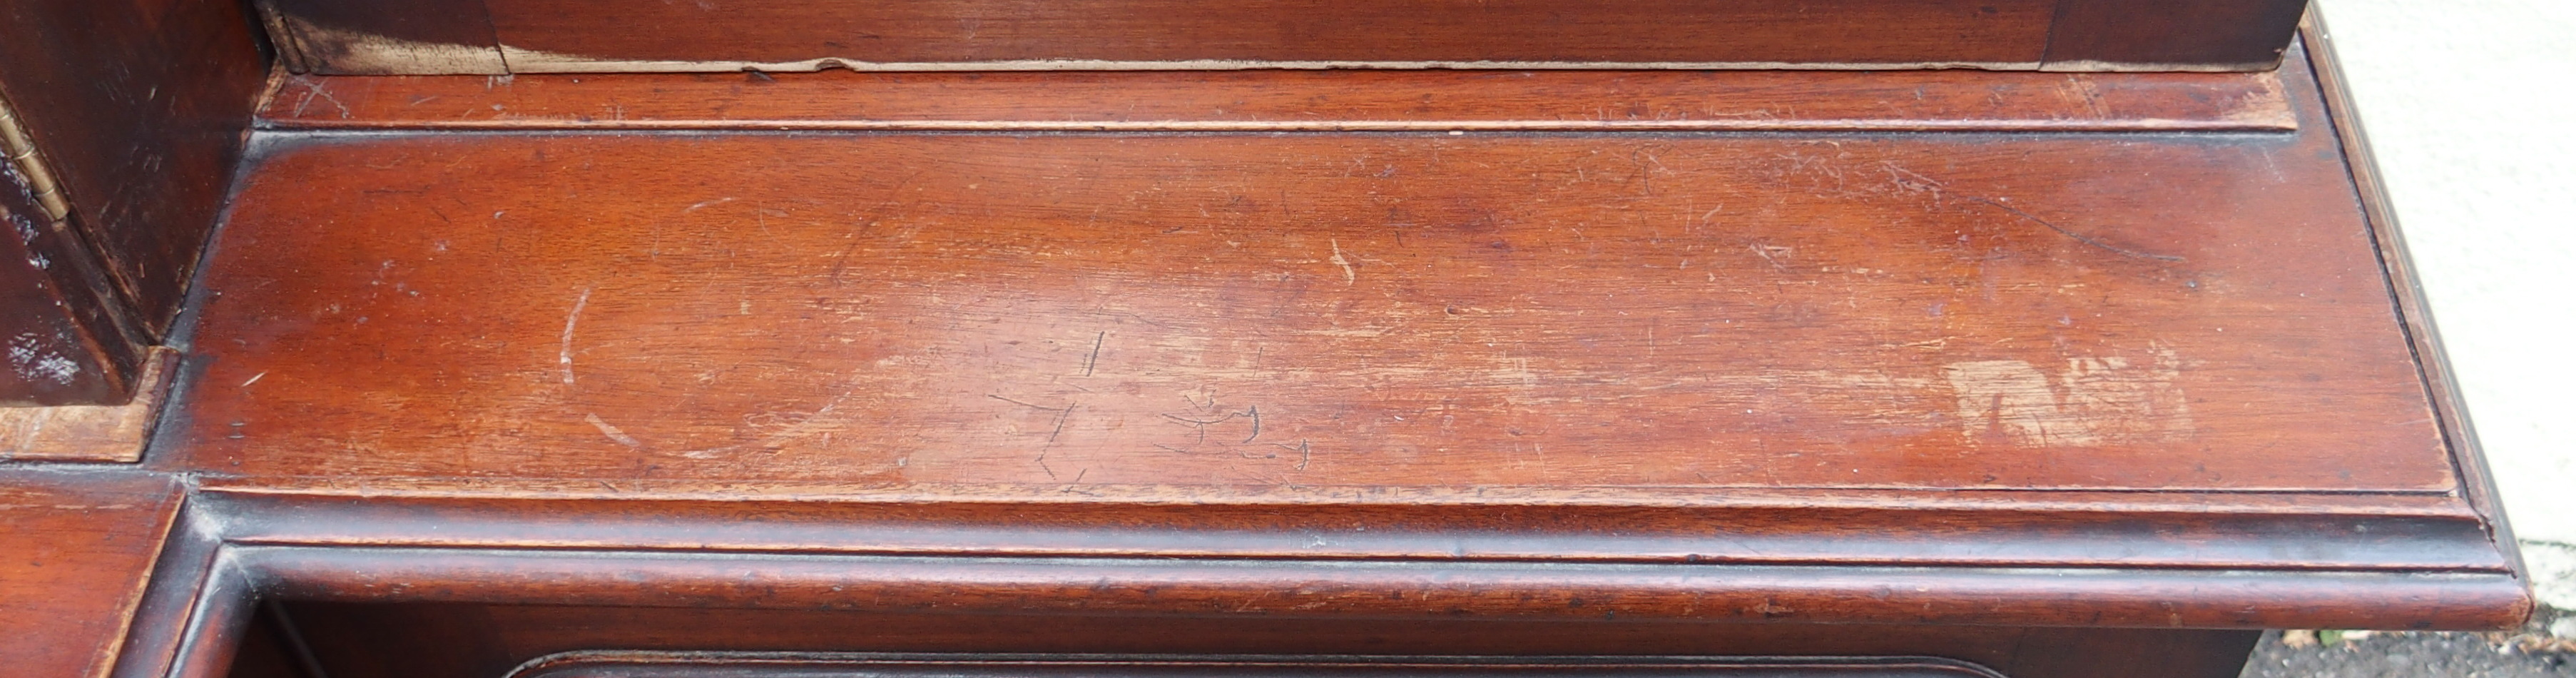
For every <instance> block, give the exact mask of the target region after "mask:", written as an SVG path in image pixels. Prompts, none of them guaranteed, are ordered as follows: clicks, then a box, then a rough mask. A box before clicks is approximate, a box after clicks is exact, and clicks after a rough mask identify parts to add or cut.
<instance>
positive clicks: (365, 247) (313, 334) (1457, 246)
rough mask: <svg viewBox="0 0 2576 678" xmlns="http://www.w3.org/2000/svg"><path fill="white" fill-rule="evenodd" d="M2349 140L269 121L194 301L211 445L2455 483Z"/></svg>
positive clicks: (1174, 474) (563, 463)
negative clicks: (776, 131)
mask: <svg viewBox="0 0 2576 678" xmlns="http://www.w3.org/2000/svg"><path fill="white" fill-rule="evenodd" d="M2298 87H2299V88H2301V89H2302V90H2303V91H2302V93H2301V95H2300V96H2302V97H2304V98H2305V99H2306V100H2307V103H2306V104H2305V105H2306V106H2307V108H2308V109H2309V111H2308V114H2309V115H2315V114H2317V112H2316V111H2315V110H2314V109H2315V105H2314V101H2315V100H2314V96H2315V94H2314V90H2313V88H2312V87H2313V86H2312V85H2309V84H2307V83H2306V82H2305V81H2304V80H2302V81H2301V82H2300V83H2299V84H2298ZM2337 151H2338V148H2337V146H2336V144H2335V142H2334V140H2333V139H2332V138H2331V136H2329V135H2328V134H2325V133H2322V130H2320V131H2319V132H2312V133H2301V134H2295V135H2292V134H2273V135H2251V136H2247V135H2223V136H2208V135H2203V136H2193V135H2177V136H2169V137H2145V138H2138V139H2135V140H2133V141H2131V142H2129V143H2119V144H2106V143H2101V142H2100V141H2098V140H2096V139H2093V138H2087V137H2066V136H2029V137H2009V138H1988V137H1973V136H1904V137H1862V136H1827V137H1810V138H1794V137H1793V138H1778V137H1745V136H1642V135H1631V136H1588V135H1558V136H1548V135H1541V136H1526V135H1501V134H1493V135H1487V134H1469V135H1448V134H1427V135H1382V134H1381V135H1290V136H1270V135H1232V136H1198V135H1179V136H1170V135H1151V136H1116V135H1044V136H1037V135H973V134H948V135H914V134H906V135H862V136H797V135H759V134H733V135H688V134H679V135H636V136H588V135H575V136H561V135H540V136H518V137H488V136H458V137H423V136H395V137H372V136H370V137H335V136H315V137H309V138H305V139H300V140H281V142H280V143H278V144H277V145H276V146H274V147H273V150H272V151H271V152H270V153H269V154H268V155H267V156H266V157H264V158H263V159H262V161H261V165H260V169H259V171H257V172H255V173H253V174H252V175H250V177H249V178H248V182H247V183H246V185H245V189H244V192H243V193H242V194H241V197H240V199H239V200H238V203H237V205H236V210H237V211H236V213H235V219H234V222H233V225H232V226H231V229H232V231H231V233H230V235H229V236H228V239H227V242H226V245H225V247H224V248H223V249H222V250H221V252H220V253H219V254H218V262H219V263H218V268H217V270H216V271H214V273H213V275H212V276H210V277H209V278H208V284H209V288H210V289H211V290H214V291H215V292H216V293H218V294H220V295H221V296H220V297H218V298H216V299H214V300H212V301H211V302H210V303H209V306H208V312H207V314H206V316H205V319H204V321H203V324H202V327H201V332H202V334H201V337H200V339H199V342H200V345H203V346H208V347H210V348H211V349H212V350H218V351H220V354H219V355H220V358H219V359H217V360H213V361H210V362H209V363H208V364H206V365H204V371H203V381H202V382H200V387H199V388H198V389H197V391H196V393H197V396H198V397H197V398H196V399H195V400H194V402H192V403H190V404H189V408H190V409H189V412H188V417H187V428H186V429H185V430H186V431H187V433H186V435H187V440H188V444H187V446H186V447H185V449H184V454H186V455H187V456H188V457H189V458H190V459H192V460H193V465H194V466H196V467H198V468H206V469H212V470H221V471H223V472H226V473H240V474H250V475H347V476H396V477H404V476H428V477H441V476H446V477H458V476H462V477H474V476H507V477H511V478H520V479H535V478H606V479H627V478H637V479H641V478H695V479H705V480H779V481H785V480H794V481H840V482H871V483H933V484H956V485H971V486H1002V485H1017V486H1024V487H1029V488H1031V489H1029V490H1028V492H1032V493H1041V492H1042V493H1055V492H1057V491H1059V490H1060V489H1062V485H1063V484H1074V485H1078V486H1082V487H1115V486H1166V485H1183V486H1225V487H1261V488H1276V487H1337V486H1338V487H1372V488H1380V489H1388V488H1399V487H1444V488H1479V489H1502V488H1555V489H1559V490H1564V491H1567V492H1604V493H1610V494H1611V495H1612V496H1617V495H1618V494H1619V493H1621V492H1625V491H1627V490H1628V489H1630V488H1669V487H1754V488H1763V487H1788V488H2017V489H2154V490H2166V491H2181V490H2231V491H2243V490H2267V491H2337V492H2342V491H2380V492H2435V493H2440V492H2449V491H2452V490H2453V489H2454V487H2455V485H2454V482H2455V479H2454V477H2453V476H2452V473H2451V469H2450V466H2451V462H2450V459H2449V455H2448V451H2447V450H2446V449H2445V448H2444V447H2443V445H2442V444H2441V439H2440V433H2439V430H2438V429H2437V428H2436V427H2435V426H2434V425H2433V423H2432V421H2431V417H2430V410H2429V407H2428V404H2427V402H2426V400H2425V397H2424V391H2423V385H2422V382H2421V380H2420V378H2419V377H2418V376H2417V366H2416V365H2415V364H2414V361H2413V360H2412V357H2411V355H2410V352H2409V350H2408V346H2407V345H2406V343H2405V341H2404V337H2403V335H2402V334H2399V333H2397V332H2393V331H2390V328H2394V327H2397V326H2398V322H2399V321H2398V319H2397V317H2396V316H2395V315H2394V313H2393V310H2394V309H2392V308H2391V306H2390V305H2389V304H2388V302H2387V300H2388V291H2387V287H2386V283H2385V280H2384V279H2383V278H2382V277H2381V275H2380V273H2379V270H2378V269H2379V263H2378V259H2377V253H2376V251H2375V249H2374V248H2373V244H2372V243H2371V240H2370V236H2369V231H2368V227H2367V224H2366V223H2364V222H2363V221H2362V220H2361V217H2360V213H2359V209H2358V205H2357V203H2356V202H2355V201H2354V199H2353V193H2352V189H2351V186H2350V185H2349V183H2348V180H2347V179H2346V178H2345V176H2346V175H2345V171H2344V169H2343V167H2342V165H2341V163H2340V162H2339V161H2337V160H2336V158H2337V157H2338V155H2337ZM680 281H686V282H685V284H683V283H681V282H680ZM213 347H219V348H213ZM1256 413H1257V414H1258V416H1257V417H1256V416H1255V415H1256ZM1676 413H1688V415H1687V416H1677V415H1676ZM1256 420H1257V421H1258V425H1257V426H1256V423H1255V422H1256Z"/></svg>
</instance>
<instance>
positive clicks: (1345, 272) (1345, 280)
mask: <svg viewBox="0 0 2576 678" xmlns="http://www.w3.org/2000/svg"><path fill="white" fill-rule="evenodd" d="M1329 242H1331V243H1332V244H1333V258H1332V262H1333V265H1335V266H1340V267H1342V284H1343V285H1344V286H1348V285H1354V284H1358V283H1359V281H1360V274H1359V271H1358V270H1356V269H1353V268H1351V260H1350V259H1347V258H1344V257H1343V256H1342V241H1340V240H1330V241H1329Z"/></svg>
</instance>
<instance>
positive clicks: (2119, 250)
mask: <svg viewBox="0 0 2576 678" xmlns="http://www.w3.org/2000/svg"><path fill="white" fill-rule="evenodd" d="M1960 197H1963V198H1967V199H1968V200H1971V201H1974V202H1978V203H1983V204H1985V205H1987V206H1990V207H1993V208H1995V209H1999V210H2003V211H2005V212H2010V213H2012V215H2013V216H2017V217H2021V218H2023V219H2026V220H2029V221H2030V222H2031V223H2034V224H2039V225H2041V226H2046V227H2048V230H2051V231H2056V232H2057V233H2058V234H2059V235H2063V236H2066V237H2069V238H2074V239H2075V241H2076V242H2080V243H2084V244H2086V245H2091V246H2094V247H2097V248H2101V249H2102V250H2103V251H2105V252H2110V253H2113V254H2118V255H2120V256H2124V257H2136V258H2139V259H2154V260H2157V261H2182V260H2183V258H2182V257H2178V256H2174V255H2170V254H2154V253H2149V252H2140V251H2137V250H2133V249H2129V248H2126V247H2121V246H2118V245H2113V244H2111V243H2107V242H2102V241H2101V240H2097V239H2094V238H2093V237H2091V236H2087V235H2084V234H2082V233H2077V232H2074V231H2071V230H2067V228H2066V227H2064V226H2059V225H2057V224H2055V223H2051V222H2049V220H2047V219H2041V218H2039V217H2038V216H2035V215H2032V214H2031V213H2029V212H2024V211H2021V208H2018V207H2014V206H2011V205H2007V204H2004V203H2003V202H2002V201H1999V200H1993V199H1990V198H1983V197H1978V196H1973V195H1966V196H1960Z"/></svg>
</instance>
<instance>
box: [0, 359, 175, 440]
mask: <svg viewBox="0 0 2576 678" xmlns="http://www.w3.org/2000/svg"><path fill="white" fill-rule="evenodd" d="M143 361H144V363H143V371H142V373H141V374H139V375H137V382H138V385H137V386H136V387H135V388H134V389H133V390H134V394H133V399H132V400H129V401H127V402H126V403H125V404H122V405H57V406H50V407H0V461H35V460H45V461H104V462H128V463H131V462H136V461H141V460H142V459H143V447H144V444H145V443H146V442H147V441H148V440H149V439H150V437H151V434H152V425H153V423H154V422H156V421H158V420H159V419H160V416H161V404H162V402H163V401H164V398H165V397H166V396H168V395H169V390H170V382H171V380H172V377H173V376H174V375H172V374H171V371H172V370H174V369H176V368H177V367H178V362H179V352H178V351H174V350H170V349H167V348H156V349H153V350H152V351H151V352H150V353H149V354H147V355H146V356H145V357H144V359H143Z"/></svg>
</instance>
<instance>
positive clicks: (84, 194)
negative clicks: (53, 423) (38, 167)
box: [0, 0, 266, 404]
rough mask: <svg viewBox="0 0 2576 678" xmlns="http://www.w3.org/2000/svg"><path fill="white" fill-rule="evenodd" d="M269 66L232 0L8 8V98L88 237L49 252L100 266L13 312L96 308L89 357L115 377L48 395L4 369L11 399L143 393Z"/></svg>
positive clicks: (4, 389) (0, 24) (1, 49)
mask: <svg viewBox="0 0 2576 678" xmlns="http://www.w3.org/2000/svg"><path fill="white" fill-rule="evenodd" d="M265 65H266V62H265V59H264V58H263V57H262V56H261V55H260V53H259V48H258V46H257V45H256V43H255V41H254V37H253V31H252V28H251V27H250V25H249V23H248V22H247V21H245V20H244V17H243V15H242V9H241V8H240V7H239V6H238V5H236V4H235V3H232V2H224V1H220V0H148V1H143V2H131V3H95V2H85V1H82V0H29V1H25V2H11V3H7V4H6V5H0V98H5V99H6V100H7V102H8V104H7V105H8V107H9V108H10V109H11V110H12V111H14V112H15V114H16V117H17V118H18V119H19V121H20V122H21V123H22V124H23V125H24V126H25V128H26V130H27V132H28V136H29V137H30V139H31V141H32V142H33V145H34V147H35V148H36V149H37V150H38V151H39V152H40V154H41V155H42V157H43V158H44V160H45V163H46V165H47V166H48V169H49V170H50V172H51V174H52V175H53V177H54V178H55V179H56V180H58V181H59V183H60V185H61V194H62V196H63V197H64V198H65V199H66V200H67V201H68V207H69V208H70V219H69V221H68V225H69V227H70V228H72V229H74V230H75V231H76V232H77V233H78V237H77V238H72V240H75V241H77V242H79V243H83V244H82V245H79V246H78V249H79V250H80V251H77V252H68V251H57V252H56V253H55V254H53V255H52V256H49V257H48V258H49V259H51V260H54V261H59V262H62V263H63V264H64V266H66V267H72V266H77V267H81V268H84V269H89V270H90V271H91V272H88V273H84V274H83V275H88V276H94V277H96V278H98V279H99V280H98V281H97V282H95V283H92V282H81V283H77V284H75V283H69V282H61V283H57V288H56V289H57V290H58V291H57V293H58V294H60V295H62V296H60V297H59V298H58V299H56V300H57V301H61V302H63V304H64V305H63V306H62V307H60V308H57V307H55V306H52V305H50V304H49V303H37V302H33V301H28V302H20V301H14V300H12V301H8V302H0V303H8V304H10V305H6V306H0V314H6V315H8V316H9V317H13V318H14V317H32V316H34V315H36V314H39V313H45V314H56V313H65V312H69V313H72V314H75V315H79V316H82V317H83V320H81V321H80V322H81V324H83V325H84V326H85V327H87V328H89V329H88V336H87V337H85V338H83V339H80V340H79V341H82V342H85V343H88V344H90V345H92V346H94V348H93V349H91V351H90V352H92V353H96V354H98V356H99V357H98V358H97V359H95V360H92V361H90V362H87V363H85V365H84V366H85V367H86V368H87V369H89V370H91V371H96V372H100V373H102V374H104V375H105V378H104V379H103V380H102V381H98V382H93V383H92V384H91V385H89V386H88V387H86V388H82V389H78V390H75V391H68V392H52V393H37V392H36V390H35V389H34V388H32V387H28V386H25V385H21V384H14V383H10V382H13V381H18V380H20V378H19V376H18V375H16V374H14V373H8V374H0V403H8V404H26V403H43V404H63V403H72V402H78V403H85V404H112V403H122V402H124V401H125V399H126V398H127V397H128V396H130V395H131V393H132V388H133V386H134V382H133V379H134V377H135V374H134V371H135V370H137V369H139V366H140V364H141V363H140V356H141V354H142V347H145V346H149V345H151V344H152V343H153V342H154V341H156V340H157V339H159V338H160V337H161V335H162V333H163V331H164V330H166V329H168V328H169V325H170V323H171V321H172V320H173V319H174V318H175V317H176V316H177V314H178V311H179V305H180V301H181V299H180V297H181V296H182V295H183V294H184V293H185V292H186V288H187V283H188V280H189V278H190V276H191V275H192V273H193V271H194V270H195V268H196V263H197V258H198V254H199V253H200V252H201V251H202V250H201V248H202V247H203V246H204V244H205V241H206V234H207V232H208V231H209V230H210V229H212V228H213V227H214V223H215V218H216V213H217V211H218V209H219V208H220V207H221V205H222V202H223V199H224V197H225V193H226V191H227V189H228V188H229V185H230V180H231V178H232V169H233V167H234V162H235V161H236V160H237V159H238V158H239V157H240V153H239V151H240V147H241V143H242V139H243V136H244V135H243V129H244V127H245V126H246V124H247V123H248V121H249V116H250V110H251V105H252V103H253V100H254V99H255V97H257V96H258V94H259V91H260V87H261V86H262V82H263V81H262V78H263V76H264V73H265V70H266V69H265ZM6 190H8V189H6V188H0V191H6ZM65 237H68V236H65ZM62 247H74V246H73V245H69V244H66V245H63V246H62ZM12 264H13V265H14V262H12ZM22 289H26V288H24V287H22V286H19V285H17V284H14V283H13V284H12V286H11V289H10V291H11V292H12V293H16V292H18V291H19V290H22ZM30 304H32V305H30ZM106 316H114V321H113V322H112V323H110V322H108V321H107V320H103V319H100V318H102V317H106Z"/></svg>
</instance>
